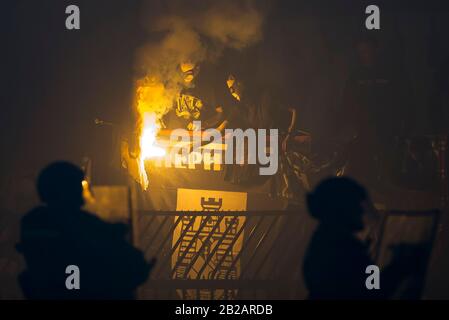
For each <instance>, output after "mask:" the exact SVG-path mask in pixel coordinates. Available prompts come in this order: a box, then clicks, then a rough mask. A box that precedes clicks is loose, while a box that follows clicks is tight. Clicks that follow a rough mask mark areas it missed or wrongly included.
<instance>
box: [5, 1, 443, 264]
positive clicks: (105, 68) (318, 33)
mask: <svg viewBox="0 0 449 320" xmlns="http://www.w3.org/2000/svg"><path fill="white" fill-rule="evenodd" d="M447 3H448V2H447V1H432V0H427V1H424V0H420V1H418V0H401V1H398V0H389V1H374V2H373V1H356V0H354V1H350V0H341V1H330V0H329V1H323V0H318V1H316V0H314V1H311V0H308V1H305V0H304V1H272V3H271V5H270V6H268V7H269V8H270V10H269V11H268V12H267V17H266V20H265V24H264V38H263V40H262V42H260V43H259V44H257V45H255V46H254V47H252V48H249V49H248V50H246V51H244V52H240V53H238V57H239V61H240V63H242V65H246V64H252V65H253V70H254V77H255V78H261V77H262V78H263V77H265V78H266V79H268V80H267V82H269V83H270V82H271V83H273V85H276V86H280V87H282V88H283V89H284V90H283V91H284V92H285V94H286V96H287V99H288V100H289V101H290V103H291V104H293V105H295V106H296V107H297V109H298V112H299V124H300V127H301V128H303V129H306V130H310V131H311V132H312V134H313V135H315V136H318V137H319V136H327V137H329V136H332V135H334V134H335V132H332V131H331V130H330V129H329V128H331V127H332V128H335V126H331V125H332V120H333V114H335V111H336V110H338V102H339V100H340V98H341V93H342V89H343V87H344V83H345V80H346V77H347V75H348V72H349V70H350V67H351V66H352V65H353V64H354V61H355V55H354V50H353V42H354V39H355V38H356V37H357V36H358V35H359V34H360V32H361V31H363V30H364V29H365V19H366V16H367V15H366V14H365V8H366V6H367V5H370V4H376V5H378V6H379V7H380V10H381V30H380V31H375V33H376V36H377V37H378V39H379V41H380V43H381V48H382V51H383V54H384V56H385V57H386V58H387V59H389V62H390V63H391V65H394V66H397V67H398V68H400V69H401V70H402V71H403V73H404V75H405V76H406V77H407V79H409V81H410V85H411V88H412V89H411V90H410V99H409V100H410V102H408V103H409V105H408V106H407V109H408V112H407V114H404V117H407V118H409V119H410V121H409V122H410V123H412V125H411V129H410V130H411V131H412V132H411V133H413V134H424V133H430V132H432V130H433V123H432V119H431V116H430V115H431V93H432V90H433V89H434V88H435V85H436V84H435V75H436V73H437V71H438V70H439V69H440V67H441V65H442V63H443V61H444V59H445V58H446V57H447V56H448V55H449V41H447V39H449V10H448V4H447ZM71 4H76V5H78V6H79V7H80V10H81V30H74V31H69V30H66V28H65V20H66V17H67V15H66V14H65V8H66V7H67V6H68V5H71ZM186 4H188V1H186ZM142 8H143V5H142V1H139V0H128V1H126V0H122V1H113V0H76V1H65V0H38V1H36V0H15V1H2V2H1V4H0V15H1V17H0V28H1V31H0V32H1V50H0V54H1V59H0V61H1V63H2V64H1V69H0V70H1V77H0V78H1V81H2V82H1V84H0V88H1V100H0V103H1V106H0V150H1V156H0V192H1V193H0V200H1V201H0V207H1V209H2V213H1V214H2V216H1V219H0V224H1V227H2V230H1V231H2V232H4V233H1V237H3V238H5V237H7V236H8V234H7V233H8V232H10V231H9V230H10V229H8V225H7V223H5V221H9V218H8V216H11V215H16V216H15V220H18V218H19V215H18V213H22V212H24V211H25V210H27V209H29V208H30V206H31V205H33V203H31V202H30V201H29V200H24V199H29V197H30V196H29V195H30V193H33V192H34V191H33V189H34V186H33V183H34V179H35V177H36V175H37V174H38V172H39V170H40V169H41V168H42V167H43V166H44V165H46V164H48V163H49V162H51V161H55V160H61V159H64V160H70V161H73V162H75V163H80V161H81V159H82V157H84V156H89V157H91V158H92V159H93V178H94V183H98V184H104V183H111V182H117V179H116V177H115V176H116V173H117V171H118V170H119V167H120V162H119V154H118V153H117V152H116V151H117V149H115V148H114V146H115V144H116V142H117V139H114V137H115V133H114V130H113V129H112V128H108V127H106V128H105V127H98V126H95V125H94V119H95V118H97V117H98V118H102V119H104V120H107V121H111V122H113V123H117V124H118V126H119V128H125V129H126V128H129V126H130V125H131V124H132V118H131V112H130V110H131V109H130V106H131V101H132V95H133V92H132V91H133V90H132V89H133V78H134V75H135V73H134V60H135V52H136V49H137V48H138V47H140V46H142V45H143V44H144V43H145V42H147V41H151V35H150V34H148V33H147V32H146V31H145V30H144V28H143V22H142V19H143V16H145V15H144V13H143V12H142ZM337 128H338V126H337ZM333 130H335V129H333ZM8 223H9V222H8ZM11 232H13V231H11ZM11 249H12V250H13V248H11ZM0 252H1V253H2V256H6V255H7V251H6V249H5V250H4V249H3V247H1V251H0ZM2 261H3V260H0V262H2ZM11 268H12V267H11Z"/></svg>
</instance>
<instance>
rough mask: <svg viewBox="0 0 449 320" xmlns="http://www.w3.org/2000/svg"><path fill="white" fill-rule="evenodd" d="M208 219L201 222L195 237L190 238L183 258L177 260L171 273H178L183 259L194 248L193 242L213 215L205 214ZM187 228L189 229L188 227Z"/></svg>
mask: <svg viewBox="0 0 449 320" xmlns="http://www.w3.org/2000/svg"><path fill="white" fill-rule="evenodd" d="M205 217H206V219H204V221H202V222H201V225H200V227H199V228H198V231H197V232H196V233H195V235H194V236H193V238H192V239H191V240H190V242H189V244H188V245H187V249H186V251H185V252H184V253H183V254H182V256H181V258H180V259H179V260H178V261H176V263H175V266H174V267H173V269H172V271H171V275H172V276H173V275H175V273H176V269H177V268H178V267H179V265H180V264H181V263H182V261H183V260H184V259H185V257H186V256H187V254H188V252H189V250H190V248H192V246H193V244H194V243H195V241H196V239H198V237H199V234H200V233H201V230H203V228H204V226H205V225H206V223H207V222H208V221H209V218H210V217H211V216H210V215H207V216H205ZM186 230H187V229H186Z"/></svg>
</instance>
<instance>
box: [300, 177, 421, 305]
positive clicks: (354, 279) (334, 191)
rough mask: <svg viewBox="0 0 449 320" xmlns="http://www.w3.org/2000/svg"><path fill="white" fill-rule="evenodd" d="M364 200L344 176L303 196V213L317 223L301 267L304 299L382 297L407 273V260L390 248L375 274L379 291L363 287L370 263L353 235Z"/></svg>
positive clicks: (361, 190) (360, 221) (364, 195)
mask: <svg viewBox="0 0 449 320" xmlns="http://www.w3.org/2000/svg"><path fill="white" fill-rule="evenodd" d="M369 204H370V200H369V196H368V193H367V192H366V190H365V189H364V188H363V187H362V186H361V185H360V184H358V183H357V182H356V181H354V180H352V179H350V178H345V177H340V178H336V177H334V178H328V179H326V180H324V181H322V182H321V183H320V184H319V185H318V186H317V187H316V189H315V190H314V192H312V193H309V194H308V195H307V205H308V208H309V212H310V214H311V216H312V217H313V218H315V219H317V220H318V221H319V225H318V227H317V230H316V231H315V233H314V234H313V236H312V239H311V241H310V243H309V246H308V248H307V251H306V255H305V258H304V265H303V273H304V279H305V284H306V286H307V288H308V290H309V299H313V300H315V299H386V298H389V297H391V296H392V295H393V294H394V293H395V290H396V289H397V288H398V285H399V284H400V283H401V281H402V280H404V277H406V276H407V275H408V274H409V272H410V271H412V268H410V266H407V265H408V264H407V262H409V260H408V259H404V255H400V254H397V253H396V252H395V254H396V255H395V256H394V257H393V260H392V262H391V263H390V265H389V266H387V267H386V268H385V269H384V270H383V271H382V272H381V273H380V279H381V284H382V285H381V286H380V289H371V290H369V289H368V288H367V286H366V280H367V277H368V276H369V274H366V273H365V272H366V268H367V267H368V266H370V265H375V262H374V261H373V260H372V259H371V257H370V255H369V246H368V244H366V243H364V242H362V241H361V240H359V239H358V238H357V237H356V234H357V232H360V231H362V230H363V229H364V222H363V215H364V213H365V211H366V210H365V209H366V208H367V207H368V205H369Z"/></svg>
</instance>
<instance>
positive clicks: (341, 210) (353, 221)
mask: <svg viewBox="0 0 449 320" xmlns="http://www.w3.org/2000/svg"><path fill="white" fill-rule="evenodd" d="M367 200H368V194H367V192H366V190H365V189H364V188H363V187H362V186H361V185H360V184H358V183H357V182H356V181H354V180H352V179H349V178H328V179H326V180H324V181H322V182H321V183H320V184H319V185H318V186H317V187H316V189H315V190H314V191H313V192H312V193H309V194H308V195H307V205H308V208H309V211H310V214H311V215H312V216H313V217H314V218H316V219H317V220H319V221H320V223H321V224H328V225H330V226H333V227H335V228H341V229H342V230H345V231H351V232H355V231H359V230H361V229H363V220H362V216H363V213H364V203H365V202H366V201H367Z"/></svg>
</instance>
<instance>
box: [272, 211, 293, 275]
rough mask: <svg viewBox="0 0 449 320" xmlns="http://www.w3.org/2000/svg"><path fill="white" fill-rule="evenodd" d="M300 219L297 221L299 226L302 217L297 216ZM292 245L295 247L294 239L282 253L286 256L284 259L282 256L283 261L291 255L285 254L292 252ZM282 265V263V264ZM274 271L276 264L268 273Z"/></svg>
mask: <svg viewBox="0 0 449 320" xmlns="http://www.w3.org/2000/svg"><path fill="white" fill-rule="evenodd" d="M288 218H289V217H288V216H287V219H288ZM297 218H298V219H297V220H298V221H297V224H298V226H299V225H300V224H301V219H299V216H298V217H297ZM292 224H293V222H292ZM297 229H299V228H294V230H297ZM292 247H295V242H294V241H290V242H289V243H288V245H287V248H286V250H285V252H283V255H282V257H284V259H282V258H281V261H283V262H284V261H285V260H286V259H288V258H289V257H290V256H289V255H288V254H285V253H288V252H291V251H293V250H291V248H292ZM281 265H282V264H281ZM273 272H274V266H273V268H271V269H270V272H269V273H268V274H273Z"/></svg>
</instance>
